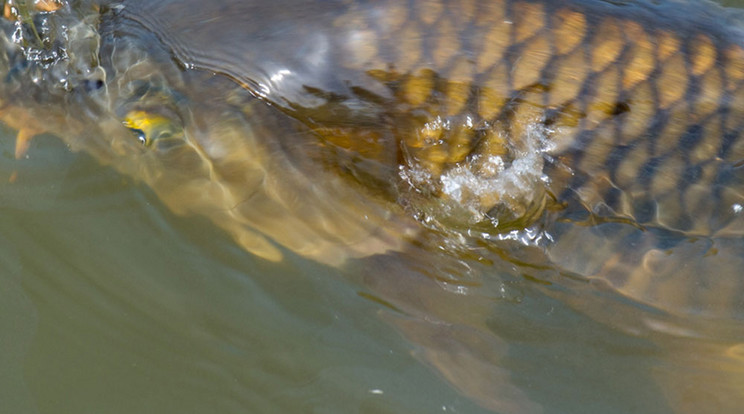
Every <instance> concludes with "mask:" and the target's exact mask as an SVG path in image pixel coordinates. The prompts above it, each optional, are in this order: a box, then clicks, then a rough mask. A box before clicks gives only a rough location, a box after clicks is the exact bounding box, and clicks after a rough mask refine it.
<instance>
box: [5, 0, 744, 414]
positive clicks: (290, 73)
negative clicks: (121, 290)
mask: <svg viewBox="0 0 744 414" xmlns="http://www.w3.org/2000/svg"><path fill="white" fill-rule="evenodd" d="M62 4H63V5H62V6H61V7H60V8H58V9H55V10H38V11H37V12H36V14H34V15H33V16H31V17H28V11H26V12H25V14H20V13H16V14H13V13H10V12H8V13H6V18H7V21H3V22H2V29H3V33H5V35H4V36H3V38H2V50H3V51H4V53H2V54H0V55H1V56H0V74H2V75H3V76H4V78H5V82H4V83H3V84H2V85H0V100H1V101H2V104H3V108H0V117H1V118H2V119H3V120H4V122H6V123H7V124H8V125H11V126H14V127H16V128H18V129H20V130H22V131H23V125H24V124H26V123H27V122H26V121H25V120H33V119H37V120H43V122H39V124H40V125H41V127H39V126H35V128H34V129H31V130H32V131H39V130H45V131H49V132H52V133H54V134H56V135H58V136H60V137H61V138H62V139H64V140H65V141H66V142H67V143H68V144H69V145H70V147H71V148H72V149H73V150H83V151H87V152H89V153H90V154H92V155H93V156H94V157H96V158H97V159H99V160H100V161H101V162H102V163H105V164H110V165H112V166H113V167H115V168H116V169H118V170H119V171H121V172H123V173H125V174H127V175H130V176H133V177H136V178H137V179H140V180H142V181H143V182H145V183H146V184H148V185H149V186H150V187H152V189H153V190H154V191H155V193H157V194H158V196H159V197H160V198H161V199H162V200H163V202H164V203H165V204H166V205H168V206H169V207H170V208H171V209H172V210H173V211H175V212H176V213H179V214H187V213H189V214H201V215H204V216H206V217H209V218H210V219H211V220H212V221H213V222H214V223H215V224H217V225H218V226H220V227H221V228H223V229H225V230H226V231H227V232H229V233H230V234H232V235H233V236H234V238H235V240H236V241H237V243H239V244H240V245H241V246H242V247H243V248H245V249H246V250H247V251H250V252H251V253H253V254H256V255H258V256H260V257H263V258H266V259H269V260H275V261H278V260H281V259H282V258H283V257H284V256H285V255H286V254H287V251H289V252H292V253H295V254H299V255H302V256H305V257H307V258H310V259H313V260H317V261H320V262H323V263H326V264H330V265H333V266H349V264H351V266H353V265H354V264H355V263H356V264H358V263H360V261H361V263H366V262H365V261H364V260H370V261H371V262H373V263H377V264H379V263H378V262H379V261H383V262H384V261H386V260H388V258H391V257H395V258H396V259H390V260H399V261H401V262H402V263H403V265H402V266H403V268H404V271H403V272H401V273H403V274H405V273H413V274H415V275H416V276H414V277H412V278H411V279H405V278H404V277H403V276H401V275H399V274H398V273H397V272H393V271H390V272H387V273H388V274H378V275H371V276H370V277H369V278H368V279H369V280H368V281H367V282H365V283H367V286H370V287H371V290H373V291H375V292H376V294H377V295H379V296H380V298H379V302H381V303H386V304H389V305H390V306H391V307H393V308H395V309H396V310H398V311H401V312H403V313H405V314H407V315H414V316H417V317H418V319H415V320H414V321H403V322H400V321H399V322H398V323H396V324H397V325H398V326H402V327H404V328H403V330H404V331H406V332H407V333H408V335H407V337H409V338H411V340H412V341H413V342H416V343H419V344H421V345H422V346H424V347H427V349H430V350H433V351H432V355H433V356H432V358H430V359H431V360H432V361H430V362H431V363H432V364H433V365H435V366H436V367H437V368H438V369H439V370H440V372H442V373H443V374H444V375H445V377H447V378H449V379H450V380H451V381H452V382H453V383H459V385H460V387H461V388H462V389H463V390H464V392H465V393H466V394H469V395H471V396H472V397H473V398H475V399H476V400H478V401H479V402H481V403H482V404H483V405H484V406H486V407H490V408H493V409H494V410H496V411H504V412H537V411H539V408H538V407H536V406H535V405H534V404H532V403H531V402H529V401H528V399H527V397H525V396H524V395H523V394H522V392H521V390H518V389H517V388H516V387H514V386H512V385H511V384H508V381H507V380H505V378H507V377H508V375H506V374H504V373H503V372H502V371H501V370H499V369H496V368H493V364H496V362H497V361H498V360H499V359H500V357H501V354H500V353H499V352H500V351H499V352H497V351H496V349H500V348H501V346H500V345H498V344H499V343H500V342H499V340H498V336H497V335H495V334H494V333H493V332H491V331H489V330H488V327H487V323H486V322H484V321H483V320H481V319H478V320H472V319H476V318H475V317H474V316H473V315H484V314H488V311H487V310H490V309H491V306H492V305H493V304H492V300H491V298H490V296H488V295H485V294H481V295H478V294H477V293H467V292H470V290H468V289H470V288H472V287H473V286H478V285H479V284H482V285H487V284H488V281H487V280H488V278H489V277H490V276H493V277H494V278H496V276H499V277H501V276H503V275H507V276H508V277H514V278H516V279H520V280H527V281H530V282H534V283H536V284H538V285H539V286H541V287H542V286H544V287H545V292H546V294H548V295H552V296H555V297H559V298H560V299H562V300H565V301H566V302H567V303H572V306H575V307H576V308H577V309H581V310H584V311H586V313H587V314H590V315H593V316H595V317H596V318H597V319H601V320H603V321H607V322H609V323H611V324H612V326H617V327H621V328H623V329H626V330H628V331H632V332H635V333H638V332H645V333H650V334H652V335H654V336H661V337H664V338H667V339H668V338H670V337H671V338H673V341H674V346H673V348H674V350H675V352H677V354H676V355H678V356H679V359H680V360H684V361H690V355H692V354H693V353H692V352H690V351H689V349H690V348H687V347H686V345H687V344H685V346H679V347H678V341H682V342H684V341H685V340H686V339H689V338H694V339H695V340H701V341H702V340H710V339H711V338H713V339H712V340H713V341H714V342H715V344H714V346H713V345H711V347H710V349H715V353H716V354H715V357H711V358H710V359H707V360H709V361H713V362H711V364H712V366H715V367H717V368H716V370H715V372H716V373H718V368H720V367H724V366H727V364H728V366H729V367H730V368H731V369H729V370H728V371H726V370H725V369H722V371H726V374H725V375H724V374H721V378H722V380H721V382H718V383H715V382H711V386H710V387H703V388H704V390H703V392H701V393H700V395H699V396H698V395H695V396H691V397H690V398H689V400H695V401H696V402H697V403H700V404H695V405H689V406H688V408H689V407H698V408H699V407H701V406H705V404H707V403H708V402H709V401H707V400H706V397H705V393H706V392H711V393H713V394H715V393H719V394H720V393H724V394H726V396H727V398H728V397H730V398H729V400H730V401H729V400H727V401H725V402H724V408H725V407H728V406H731V407H734V406H737V404H738V403H739V402H740V401H742V400H744V395H742V393H741V390H740V388H737V384H739V383H741V381H740V380H742V378H744V368H742V365H744V364H742V363H741V356H740V354H741V351H740V349H741V343H742V342H744V339H742V335H744V333H742V329H741V327H740V326H741V323H740V322H741V319H742V318H744V305H743V304H742V302H741V300H740V298H741V297H744V296H742V294H743V293H744V292H743V290H744V284H742V283H741V282H742V278H741V275H740V272H739V269H740V268H741V265H744V263H742V260H743V259H742V258H743V257H744V243H742V239H743V238H742V232H743V231H744V228H742V224H743V222H742V221H743V220H744V218H742V212H743V210H744V182H743V181H742V180H744V175H743V173H742V166H743V165H744V163H743V162H742V160H743V159H744V137H742V132H743V131H744V116H743V115H744V41H743V39H742V36H743V34H742V33H744V32H743V31H742V29H741V26H740V25H739V23H738V22H737V18H736V17H735V16H732V14H731V13H729V12H728V11H727V10H726V9H723V8H721V7H719V6H715V5H713V4H709V3H703V2H692V1H668V2H665V1H661V2H651V1H616V2H609V1H600V0H596V1H589V0H582V1H579V0H567V1H538V0H535V1H531V0H513V1H509V0H504V1H498V0H482V1H477V0H453V1H438V0H409V1H394V0H389V1H362V0H360V1H345V0H325V1H299V0H275V1H272V2H264V1H259V0H246V1H235V0H216V1H212V2H203V1H200V0H181V1H166V0H164V1H159V2H153V1H149V0H122V1H83V0H81V1H71V2H62ZM24 16H26V17H24ZM29 19H31V20H29ZM722 22H726V23H727V24H721V23H722ZM32 27H33V28H40V29H43V30H31V28H32ZM36 34H41V35H43V38H40V39H37V38H36V37H37V36H36ZM19 110H20V111H21V112H22V113H23V117H19V116H18V115H17V114H18V111H19ZM20 119H23V120H24V122H20V123H19V122H18V121H19V120H20ZM26 131H27V132H26V133H25V134H19V135H23V136H26V135H29V132H28V131H30V130H26ZM393 252H394V253H393ZM443 257H444V258H443ZM430 263H434V264H442V263H446V264H448V265H449V264H452V263H454V264H453V265H452V267H443V266H442V267H440V266H434V267H435V268H434V269H428V270H427V271H422V270H420V269H426V268H427V265H429V264H430ZM463 263H464V265H463ZM473 263H475V264H473ZM484 264H485V265H490V266H491V269H492V273H493V274H492V275H491V274H490V273H484V274H482V275H480V276H479V277H480V279H478V278H475V279H476V280H471V279H469V277H470V273H469V272H470V270H471V266H472V267H473V268H476V267H478V266H481V265H484ZM385 266H389V265H388V264H387V263H385V264H383V265H381V268H383V269H385V268H386V267H385ZM463 266H464V267H463ZM463 268H464V269H465V270H457V269H463ZM430 272H431V273H430ZM422 275H423V276H422ZM507 276H504V277H507ZM413 281H415V283H413ZM443 286H444V287H445V289H443V288H442V287H443ZM555 286H558V287H559V288H556V287H555ZM560 287H567V288H573V289H565V290H571V291H570V292H565V291H564V290H562V289H560ZM607 290H610V291H612V292H614V293H615V294H618V295H619V296H621V297H622V298H628V299H630V301H631V302H632V303H633V304H634V305H638V304H641V305H643V306H648V307H649V308H653V309H654V310H655V311H658V313H653V312H644V309H645V308H643V309H641V310H639V309H636V308H633V307H632V306H627V304H626V303H625V302H623V301H622V300H619V299H615V302H618V303H614V302H613V304H612V306H610V305H609V304H607V303H605V302H604V300H605V299H606V298H605V297H604V296H602V293H601V292H606V291H607ZM462 292H466V293H462ZM598 292H599V293H598ZM579 293H583V294H586V297H584V296H581V295H579ZM433 298H436V300H435V299H433ZM465 308H467V309H468V312H467V313H466V312H461V313H459V314H458V313H457V312H455V311H453V309H454V310H457V309H465ZM631 308H632V309H631ZM471 309H472V311H471ZM484 309H485V310H484ZM621 310H622V311H621ZM629 315H630V316H629ZM431 321H434V322H431ZM690 321H692V322H690ZM445 326H446V329H445V328H444V327H445ZM453 332H456V333H457V334H456V335H455V334H453ZM442 334H444V335H447V336H448V337H450V336H452V337H454V338H452V340H453V341H456V340H457V341H460V342H459V343H457V344H449V345H451V346H449V347H447V346H442V344H441V343H435V342H436V341H437V338H438V336H439V335H442ZM680 338H683V339H680ZM484 344H485V345H484ZM491 345H493V346H491ZM703 348H705V347H703ZM679 349H683V350H682V351H680V350H679ZM691 349H694V350H698V349H700V348H698V347H696V346H693V347H691ZM705 349H708V348H705ZM722 349H723V351H722ZM732 350H733V351H732ZM458 352H459V354H457V355H455V354H456V353H458ZM706 352H708V351H706ZM726 352H728V354H727V353H726ZM711 354H713V352H711ZM461 355H466V356H467V358H464V359H465V360H466V362H467V363H464V364H460V365H459V366H458V361H461V360H459V359H457V358H455V357H459V356H461ZM473 355H476V356H475V357H474V356H473ZM481 356H482V358H481ZM471 357H472V358H471ZM468 358H469V359H468ZM483 360H487V361H488V362H489V364H487V365H486V366H487V368H484V369H483V371H479V370H480V369H481V368H479V365H478V363H479V362H482V361H483ZM701 360H703V359H701ZM447 361H449V363H448V362H447ZM453 361H454V362H453ZM492 363H493V364H492ZM492 368H493V369H492ZM491 382H493V383H499V384H501V385H502V386H503V388H502V389H503V390H506V391H504V392H493V393H492V394H491V392H492V389H491V388H488V387H484V386H483V384H489V383H491ZM668 382H669V381H668ZM671 382H672V383H673V382H674V381H671ZM684 387H685V384H683V383H679V381H678V382H677V383H676V385H673V386H670V389H672V390H675V392H676V391H679V390H680V389H684ZM512 403H513V404H512ZM729 403H730V405H725V404H729ZM739 406H740V405H739ZM719 411H720V410H719ZM724 411H725V410H724ZM724 411H720V412H724ZM690 412H694V411H690Z"/></svg>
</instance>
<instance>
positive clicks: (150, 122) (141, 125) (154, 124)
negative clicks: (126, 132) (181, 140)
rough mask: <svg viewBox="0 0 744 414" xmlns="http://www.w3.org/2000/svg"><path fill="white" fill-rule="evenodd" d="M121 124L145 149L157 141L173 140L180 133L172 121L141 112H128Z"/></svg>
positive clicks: (154, 114) (157, 115)
mask: <svg viewBox="0 0 744 414" xmlns="http://www.w3.org/2000/svg"><path fill="white" fill-rule="evenodd" d="M122 123H123V124H124V126H125V127H127V128H129V129H130V130H131V131H132V132H133V133H134V134H135V135H136V137H137V139H138V140H139V141H140V143H142V145H144V146H147V147H149V146H150V145H152V143H153V142H155V141H157V140H161V139H168V138H175V137H177V136H178V135H180V132H181V130H180V128H178V126H177V125H176V122H174V120H172V119H169V118H166V117H164V116H162V115H159V114H156V113H153V112H147V111H142V110H134V111H130V112H129V113H128V114H127V116H126V117H125V118H124V121H123V122H122Z"/></svg>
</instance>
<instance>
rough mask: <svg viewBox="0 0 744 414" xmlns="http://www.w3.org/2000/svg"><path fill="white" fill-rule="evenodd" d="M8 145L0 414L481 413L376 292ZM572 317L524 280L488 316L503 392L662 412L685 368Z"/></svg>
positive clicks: (643, 344) (0, 230)
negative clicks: (241, 243) (266, 254)
mask: <svg viewBox="0 0 744 414" xmlns="http://www.w3.org/2000/svg"><path fill="white" fill-rule="evenodd" d="M728 3H731V2H728ZM13 135H14V134H13V131H11V130H8V129H4V130H2V137H0V138H1V139H0V183H1V184H0V414H5V413H8V414H10V413H20V414H26V413H29V414H31V413H45V414H46V413H50V414H51V413H55V414H57V413H62V414H65V413H70V414H72V413H75V414H79V413H212V412H214V413H433V412H447V413H449V412H454V413H488V412H491V411H489V410H487V409H485V408H483V407H481V406H480V405H478V404H477V403H476V402H473V401H472V400H471V399H469V398H467V397H466V396H463V395H462V394H461V393H460V392H458V391H457V390H456V389H454V388H453V387H452V385H451V384H450V383H449V382H448V381H446V380H445V379H444V378H443V377H442V376H441V374H438V373H436V372H435V371H434V370H432V369H430V368H429V367H427V366H426V365H425V364H423V363H421V361H420V358H418V356H421V355H422V354H423V353H425V352H426V350H424V349H422V348H420V347H418V346H417V345H415V344H414V343H412V342H411V341H409V340H408V339H407V338H406V337H404V336H402V335H401V334H399V333H398V331H397V330H396V329H394V328H393V325H394V324H395V322H394V323H393V324H390V323H388V322H387V321H386V320H389V319H391V317H390V315H394V313H392V312H390V311H389V309H388V308H387V307H386V306H385V305H384V304H380V303H378V302H376V301H375V300H371V299H370V296H375V297H377V296H379V295H380V293H379V292H380V290H377V291H375V292H372V289H371V288H370V287H369V285H368V284H365V283H362V282H360V281H359V280H357V279H356V278H349V277H348V276H349V275H348V274H345V273H343V272H342V271H339V270H337V269H333V268H330V267H326V266H323V265H319V264H317V263H315V262H312V261H309V260H305V259H302V258H300V257H297V256H295V255H292V254H291V253H289V252H285V253H286V257H287V260H285V261H283V262H281V263H269V262H266V261H264V260H262V259H259V258H256V257H254V256H252V255H250V254H248V253H246V252H244V251H243V250H241V249H240V248H239V247H237V246H236V245H235V243H234V242H233V240H232V238H231V237H230V236H229V235H227V234H225V233H223V232H222V231H221V230H219V229H217V228H216V227H215V226H214V225H212V223H210V222H209V221H207V220H206V219H204V218H200V217H179V216H176V215H174V214H173V213H171V212H170V211H169V210H168V209H167V208H166V207H165V206H163V205H162V203H161V202H160V201H159V200H158V198H157V197H156V196H155V195H154V194H153V193H152V192H151V191H150V190H149V189H148V188H147V187H145V186H143V185H140V184H138V183H137V182H134V181H132V180H131V179H129V178H127V177H124V176H122V175H119V174H118V173H116V172H114V171H113V170H111V169H109V168H107V167H103V166H100V165H99V164H98V163H96V162H95V161H94V160H93V159H92V158H90V157H89V156H87V155H85V154H78V153H72V152H70V151H68V150H67V148H66V147H65V146H64V145H63V144H62V143H61V142H60V141H58V140H57V139H55V138H54V137H51V136H42V137H40V138H38V139H35V140H34V141H33V142H32V146H31V148H30V150H29V152H28V156H27V158H26V159H23V160H20V161H16V160H14V159H13V141H12V137H13ZM13 171H16V172H17V176H18V178H17V179H16V181H15V182H13V183H7V182H6V178H7V177H10V176H11V174H12V173H13ZM365 264H366V263H364V262H363V263H362V264H361V266H362V267H364V266H365ZM369 269H371V270H370V273H374V269H375V268H374V266H371V267H370V268H369ZM414 281H415V279H414ZM382 290H383V291H384V288H383V289H382ZM382 299H383V300H384V299H385V297H384V296H383V297H382ZM442 306H446V304H443V305H442ZM575 308H576V307H570V306H568V305H567V304H566V303H565V301H563V300H558V299H554V298H550V297H548V296H545V295H544V294H543V293H541V291H540V290H539V289H538V288H536V287H532V286H531V285H530V284H529V283H524V284H518V285H514V286H510V287H509V288H508V289H507V293H505V294H504V296H503V297H502V298H501V300H498V301H496V303H495V305H494V307H493V309H492V311H493V314H492V315H490V316H489V318H488V327H489V328H490V329H491V330H492V331H493V332H497V333H498V336H499V338H500V340H502V341H503V343H502V344H501V345H504V344H505V345H508V351H506V352H505V355H504V356H503V358H502V360H500V361H499V364H498V365H499V366H500V367H502V368H503V369H505V370H506V371H508V372H509V373H510V374H511V383H513V384H515V385H516V386H518V387H519V388H520V389H521V390H523V391H524V392H525V393H526V394H527V395H528V397H529V399H530V400H531V401H534V402H535V403H537V404H540V405H542V406H543V407H545V410H546V412H549V413H597V412H602V413H618V414H620V413H628V412H643V413H667V412H673V408H671V407H670V405H669V404H668V400H667V397H668V396H667V395H665V394H664V391H663V390H661V389H660V388H659V385H658V382H657V381H656V380H655V378H654V376H653V375H652V374H651V372H653V371H654V370H655V371H657V372H664V371H674V370H675V369H677V370H679V372H678V374H679V375H698V373H697V371H695V369H696V368H695V367H693V368H691V370H692V372H685V367H684V366H683V367H681V368H680V367H669V366H667V365H666V364H668V362H667V360H666V356H667V352H668V350H669V349H668V347H663V346H659V344H658V342H655V341H652V340H651V339H650V338H648V339H647V338H645V337H643V336H640V337H638V336H630V335H626V334H624V333H622V332H621V331H619V330H616V329H613V327H612V326H608V325H606V324H601V323H599V322H596V321H594V320H592V319H590V318H589V317H588V316H586V315H585V314H584V313H580V312H578V311H576V310H575ZM393 318H394V316H393ZM489 362H490V361H489V360H488V359H487V357H485V356H484V357H483V359H482V360H476V361H475V363H477V364H484V365H485V364H488V363H489ZM468 363H469V361H467V360H463V361H462V364H463V366H467V364H468ZM711 366H712V365H711ZM702 378H705V377H704V376H702ZM691 398H694V397H691Z"/></svg>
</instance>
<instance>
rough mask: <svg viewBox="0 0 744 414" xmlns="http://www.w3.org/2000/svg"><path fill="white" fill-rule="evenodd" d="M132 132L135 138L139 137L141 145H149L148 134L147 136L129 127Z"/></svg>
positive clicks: (141, 131)
mask: <svg viewBox="0 0 744 414" xmlns="http://www.w3.org/2000/svg"><path fill="white" fill-rule="evenodd" d="M128 128H129V130H130V131H132V133H133V134H134V136H135V137H137V140H138V141H139V142H140V144H142V145H143V146H144V145H147V134H145V131H143V130H141V129H139V128H131V127H128Z"/></svg>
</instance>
